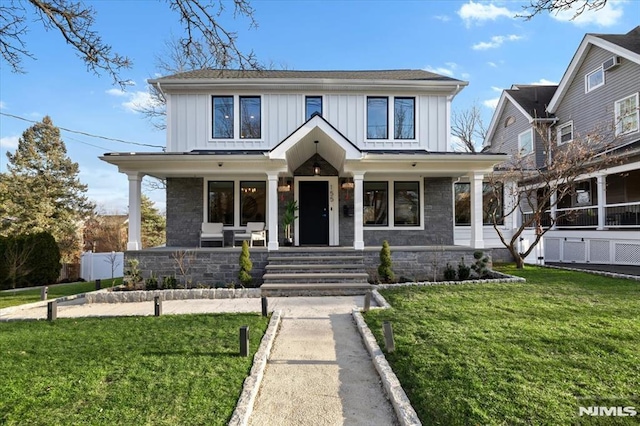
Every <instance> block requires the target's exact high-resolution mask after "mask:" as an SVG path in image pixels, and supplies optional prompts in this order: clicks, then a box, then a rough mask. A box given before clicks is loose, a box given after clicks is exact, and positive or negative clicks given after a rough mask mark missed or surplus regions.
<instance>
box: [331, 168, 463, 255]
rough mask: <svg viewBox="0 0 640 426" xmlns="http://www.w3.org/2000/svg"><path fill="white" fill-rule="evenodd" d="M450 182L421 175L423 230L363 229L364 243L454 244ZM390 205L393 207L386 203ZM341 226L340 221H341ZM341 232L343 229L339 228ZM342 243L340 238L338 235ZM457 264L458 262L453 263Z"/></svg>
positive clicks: (447, 179) (405, 244) (378, 244)
mask: <svg viewBox="0 0 640 426" xmlns="http://www.w3.org/2000/svg"><path fill="white" fill-rule="evenodd" d="M452 191H453V185H452V184H451V178H424V194H423V195H422V196H423V197H424V218H423V220H424V221H425V225H424V230H422V231H414V230H413V231H412V230H402V229H401V228H395V229H380V230H376V229H374V228H371V227H365V228H364V245H365V247H366V246H381V245H382V241H384V240H387V241H388V242H389V244H390V245H392V246H435V245H445V246H446V245H452V244H453V193H452ZM389 208H393V206H389ZM341 225H342V223H341ZM340 232H342V229H340ZM340 241H341V242H342V238H340ZM456 264H457V262H456Z"/></svg>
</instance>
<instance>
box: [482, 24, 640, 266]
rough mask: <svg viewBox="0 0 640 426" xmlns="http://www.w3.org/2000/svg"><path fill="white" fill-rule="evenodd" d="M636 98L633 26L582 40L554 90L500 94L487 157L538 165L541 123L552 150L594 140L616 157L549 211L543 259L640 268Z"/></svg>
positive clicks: (638, 80)
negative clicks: (526, 158)
mask: <svg viewBox="0 0 640 426" xmlns="http://www.w3.org/2000/svg"><path fill="white" fill-rule="evenodd" d="M639 92H640V27H636V28H634V29H633V30H631V31H630V32H628V33H627V34H587V35H586V36H585V37H584V39H583V40H582V42H581V43H580V46H579V47H578V50H577V52H576V53H575V55H574V57H573V59H572V60H571V62H570V64H569V66H568V68H567V70H566V72H565V74H564V76H563V77H562V80H561V81H560V83H559V85H558V86H557V87H556V86H523V85H514V86H513V87H512V88H511V89H510V90H505V91H503V93H502V95H501V98H500V101H499V104H498V107H497V109H496V111H495V113H494V116H493V119H492V121H491V125H490V128H489V131H488V134H487V138H486V140H485V145H486V146H487V147H488V148H487V149H488V150H489V151H492V150H496V151H500V152H507V153H512V154H513V153H520V154H521V155H531V157H532V158H534V159H535V163H536V165H537V166H538V167H541V166H543V165H544V155H546V153H545V152H544V151H545V150H544V149H543V144H542V142H541V140H540V135H539V133H538V132H537V131H535V130H534V127H536V126H538V127H539V126H540V125H541V124H542V125H543V126H544V128H545V129H546V130H548V133H547V135H548V138H549V140H550V141H551V143H552V144H555V146H557V147H558V149H571V144H572V142H573V141H574V140H577V139H578V138H589V137H594V136H593V135H600V136H604V137H606V138H607V141H606V142H607V145H608V147H607V151H608V152H607V155H609V156H611V155H612V156H615V157H616V158H617V160H616V161H615V162H612V163H610V164H607V166H606V167H605V168H603V169H601V170H599V171H598V172H597V173H591V174H587V175H584V176H582V177H581V179H580V181H579V182H577V183H576V185H575V191H574V194H573V195H572V196H570V197H569V196H568V197H565V198H563V199H561V200H559V201H558V203H557V205H555V206H552V207H551V208H550V209H549V211H548V212H547V214H548V216H547V220H544V219H543V221H542V224H541V225H542V226H549V225H551V224H552V227H551V229H550V231H549V232H547V233H546V234H545V245H544V257H545V260H546V261H550V262H553V261H555V262H558V261H560V262H579V263H585V262H590V263H605V264H615V263H618V264H640V103H639V99H638V96H639ZM543 134H544V132H543ZM567 212H571V214H569V215H563V214H562V213H567ZM523 214H524V215H527V214H528V213H527V211H524V212H523ZM549 218H555V220H549ZM514 220H518V218H511V223H513V221H514Z"/></svg>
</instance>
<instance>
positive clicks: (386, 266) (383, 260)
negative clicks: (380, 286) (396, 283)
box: [378, 240, 395, 283]
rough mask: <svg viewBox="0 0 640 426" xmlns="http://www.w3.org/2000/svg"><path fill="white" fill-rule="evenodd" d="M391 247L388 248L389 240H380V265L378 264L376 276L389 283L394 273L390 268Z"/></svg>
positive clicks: (393, 277)
mask: <svg viewBox="0 0 640 426" xmlns="http://www.w3.org/2000/svg"><path fill="white" fill-rule="evenodd" d="M391 266H392V262H391V248H389V242H388V241H387V240H385V241H383V242H382V249H381V250H380V266H378V276H379V277H380V281H382V282H386V283H390V282H393V280H394V279H395V274H394V273H393V269H392V268H391Z"/></svg>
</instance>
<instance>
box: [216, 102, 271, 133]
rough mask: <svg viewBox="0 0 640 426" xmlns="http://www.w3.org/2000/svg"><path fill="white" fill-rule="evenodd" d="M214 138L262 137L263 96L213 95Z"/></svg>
mask: <svg viewBox="0 0 640 426" xmlns="http://www.w3.org/2000/svg"><path fill="white" fill-rule="evenodd" d="M211 115H212V117H211V122H212V125H211V138H212V139H260V138H261V137H262V120H261V116H262V98H261V97H260V96H232V95H225V96H217V95H216V96H212V97H211Z"/></svg>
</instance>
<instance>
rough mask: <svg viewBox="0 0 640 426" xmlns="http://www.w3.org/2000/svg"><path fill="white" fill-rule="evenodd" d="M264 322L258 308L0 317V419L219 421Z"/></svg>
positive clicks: (242, 376)
mask: <svg viewBox="0 0 640 426" xmlns="http://www.w3.org/2000/svg"><path fill="white" fill-rule="evenodd" d="M267 323H268V319H267V318H263V317H261V316H259V315H257V314H256V315H254V314H225V315H181V316H162V317H128V318H104V319H96V318H83V319H60V320H57V321H55V322H54V323H47V322H44V321H37V322H9V323H0V351H1V353H2V354H1V356H0V377H1V378H2V379H1V380H0V395H1V396H2V397H0V424H3V425H23V424H38V425H51V424H91V425H114V424H127V425H142V424H154V425H176V424H189V425H197V424H206V425H214V424H215V425H223V424H226V423H227V422H228V421H229V418H230V417H231V414H232V412H233V410H234V408H235V404H236V401H237V399H238V396H239V395H240V392H241V390H242V383H243V381H244V379H245V377H246V376H247V374H248V373H249V370H250V368H251V364H252V360H253V354H254V353H255V351H256V350H257V348H258V345H259V344H260V339H261V338H262V335H263V334H264V331H265V330H266V327H267ZM242 325H248V326H249V329H250V337H251V345H250V356H249V357H247V358H243V357H240V356H238V350H239V348H238V329H239V327H240V326H242Z"/></svg>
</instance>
